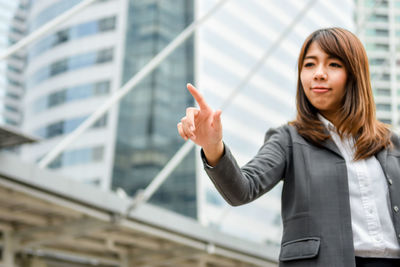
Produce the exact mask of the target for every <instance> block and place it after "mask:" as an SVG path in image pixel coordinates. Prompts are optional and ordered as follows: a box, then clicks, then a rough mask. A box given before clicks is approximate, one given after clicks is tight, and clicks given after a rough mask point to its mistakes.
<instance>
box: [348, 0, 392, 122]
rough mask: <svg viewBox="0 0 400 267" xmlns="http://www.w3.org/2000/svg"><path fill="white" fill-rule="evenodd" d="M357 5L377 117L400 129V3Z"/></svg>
mask: <svg viewBox="0 0 400 267" xmlns="http://www.w3.org/2000/svg"><path fill="white" fill-rule="evenodd" d="M355 2H356V13H355V14H356V16H355V17H356V24H357V32H358V36H359V37H360V39H361V41H362V42H363V43H364V45H365V48H366V50H367V54H368V59H369V64H370V72H371V82H372V88H373V91H374V96H375V103H376V109H377V117H378V119H379V120H381V121H382V122H384V123H387V124H390V125H392V126H393V128H394V129H395V130H398V129H399V111H398V110H399V90H398V85H397V84H398V81H399V80H400V74H399V73H400V69H399V61H398V59H399V56H398V54H399V45H398V41H397V40H398V38H399V36H400V28H399V25H400V24H399V23H400V13H399V12H400V1H398V0H390V1H388V0H381V1H373V0H357V1H355Z"/></svg>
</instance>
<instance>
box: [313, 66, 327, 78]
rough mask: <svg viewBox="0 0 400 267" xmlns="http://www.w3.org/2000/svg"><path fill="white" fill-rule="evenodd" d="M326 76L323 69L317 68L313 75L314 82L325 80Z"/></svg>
mask: <svg viewBox="0 0 400 267" xmlns="http://www.w3.org/2000/svg"><path fill="white" fill-rule="evenodd" d="M326 78H327V75H326V71H325V69H324V67H322V66H319V67H317V68H316V70H315V73H314V79H315V80H326Z"/></svg>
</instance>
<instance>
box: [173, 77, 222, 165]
mask: <svg viewBox="0 0 400 267" xmlns="http://www.w3.org/2000/svg"><path fill="white" fill-rule="evenodd" d="M187 89H188V90H189V92H190V93H191V94H192V96H193V97H194V99H195V100H196V102H197V103H198V104H199V108H194V107H190V108H187V109H186V116H185V117H183V118H182V119H181V122H179V123H178V126H177V127H178V132H179V135H180V136H181V137H182V138H183V139H185V140H188V139H190V140H192V141H193V142H194V143H195V144H197V145H199V146H201V147H202V148H203V151H204V154H205V156H206V158H207V162H208V163H209V164H210V165H212V166H215V165H216V164H217V162H218V160H219V159H220V158H221V156H222V154H223V152H224V145H223V143H222V124H221V110H216V111H213V110H212V109H211V107H210V106H209V105H208V104H207V103H206V101H205V100H204V98H203V96H202V95H201V94H200V93H199V91H197V89H196V88H195V87H194V86H193V85H191V84H188V85H187Z"/></svg>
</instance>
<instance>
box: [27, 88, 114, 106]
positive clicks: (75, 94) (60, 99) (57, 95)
mask: <svg viewBox="0 0 400 267" xmlns="http://www.w3.org/2000/svg"><path fill="white" fill-rule="evenodd" d="M109 92H110V81H100V82H96V83H89V84H82V85H78V86H74V87H70V88H63V89H60V90H57V91H55V92H53V93H52V94H50V95H46V96H45V97H42V98H39V99H37V100H36V101H35V102H34V104H33V110H34V112H35V113H38V112H42V111H44V110H47V109H50V108H54V107H57V106H60V105H63V104H66V103H70V102H75V101H78V100H83V99H87V98H91V97H95V96H102V95H106V94H108V93H109Z"/></svg>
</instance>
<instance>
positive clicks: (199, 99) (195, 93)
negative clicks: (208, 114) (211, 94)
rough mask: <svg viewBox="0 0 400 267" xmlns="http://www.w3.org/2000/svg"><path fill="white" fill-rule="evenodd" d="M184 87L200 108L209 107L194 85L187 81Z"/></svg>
mask: <svg viewBox="0 0 400 267" xmlns="http://www.w3.org/2000/svg"><path fill="white" fill-rule="evenodd" d="M186 87H187V89H188V90H189V92H190V94H191V95H192V96H193V97H194V99H195V100H196V102H197V103H198V104H199V107H200V109H210V107H209V106H208V104H207V102H206V101H205V100H204V98H203V96H202V95H201V94H200V93H199V91H197V89H196V87H194V86H193V85H192V84H190V83H188V84H187V86H186Z"/></svg>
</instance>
